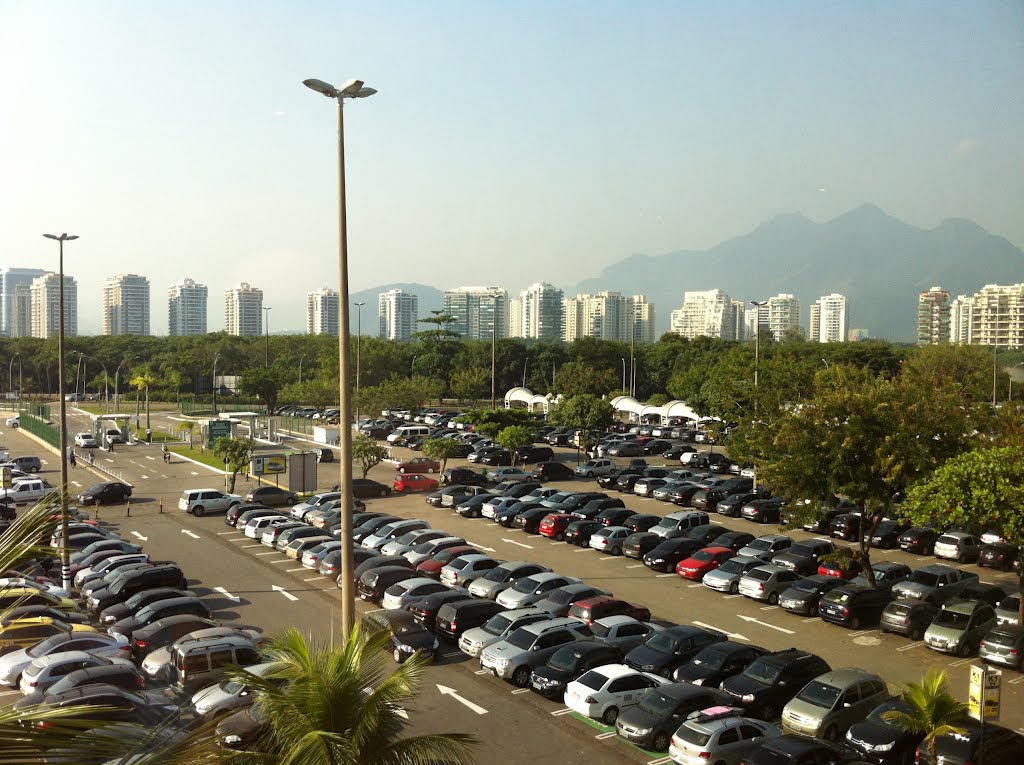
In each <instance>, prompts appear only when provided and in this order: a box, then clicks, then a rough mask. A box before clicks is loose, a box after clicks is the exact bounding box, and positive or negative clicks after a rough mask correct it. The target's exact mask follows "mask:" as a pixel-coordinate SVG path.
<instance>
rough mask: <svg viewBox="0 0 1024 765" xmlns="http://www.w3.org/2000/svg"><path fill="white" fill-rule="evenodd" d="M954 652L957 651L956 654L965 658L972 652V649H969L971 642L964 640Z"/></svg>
mask: <svg viewBox="0 0 1024 765" xmlns="http://www.w3.org/2000/svg"><path fill="white" fill-rule="evenodd" d="M956 653H957V656H960V657H961V658H964V659H966V658H967V657H968V656H970V655H971V653H972V651H971V644H970V643H968V642H966V641H964V644H963V645H962V646H960V647H959V648H958V649H957V651H956Z"/></svg>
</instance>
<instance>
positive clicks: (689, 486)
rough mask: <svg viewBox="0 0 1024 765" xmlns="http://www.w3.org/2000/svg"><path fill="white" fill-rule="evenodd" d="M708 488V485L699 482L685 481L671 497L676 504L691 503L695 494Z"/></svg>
mask: <svg viewBox="0 0 1024 765" xmlns="http://www.w3.org/2000/svg"><path fill="white" fill-rule="evenodd" d="M706 488H708V487H707V486H701V485H700V484H699V483H689V482H688V483H684V484H681V485H680V486H679V488H677V489H675V490H673V491H672V492H671V493H670V494H669V499H670V500H671V502H672V504H674V505H689V504H690V501H691V500H692V499H693V497H694V495H695V494H697V492H699V491H704V489H706Z"/></svg>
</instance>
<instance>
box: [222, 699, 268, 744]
mask: <svg viewBox="0 0 1024 765" xmlns="http://www.w3.org/2000/svg"><path fill="white" fill-rule="evenodd" d="M263 730H264V722H263V719H262V715H261V712H260V707H259V706H258V705H253V706H248V707H245V708H244V709H239V710H238V711H237V712H232V713H231V714H229V715H228V716H227V717H224V718H223V719H221V721H220V722H219V723H218V724H217V727H216V729H215V730H214V736H215V738H216V741H217V744H218V745H219V746H221V747H223V748H224V749H228V750H231V749H248V748H249V747H251V746H253V744H255V743H256V742H257V741H258V740H259V738H260V736H262V735H263Z"/></svg>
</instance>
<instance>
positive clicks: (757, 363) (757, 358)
mask: <svg viewBox="0 0 1024 765" xmlns="http://www.w3.org/2000/svg"><path fill="white" fill-rule="evenodd" d="M750 304H751V305H752V306H754V307H756V308H757V313H756V315H755V317H754V321H755V322H756V324H755V328H754V414H755V419H756V414H757V388H758V382H759V381H758V377H757V375H758V372H759V371H760V367H761V307H762V306H766V305H768V301H767V300H763V301H761V302H758V301H757V300H751V301H750ZM753 488H754V490H755V491H756V490H757V466H756V465H755V466H754V487H753Z"/></svg>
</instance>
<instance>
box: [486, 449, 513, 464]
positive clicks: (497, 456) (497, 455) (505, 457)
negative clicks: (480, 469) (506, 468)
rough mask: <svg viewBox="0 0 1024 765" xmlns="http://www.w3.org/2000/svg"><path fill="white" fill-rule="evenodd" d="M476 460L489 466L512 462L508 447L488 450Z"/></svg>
mask: <svg viewBox="0 0 1024 765" xmlns="http://www.w3.org/2000/svg"><path fill="white" fill-rule="evenodd" d="M478 462H479V463H480V464H481V465H490V466H491V467H498V466H502V465H511V464H512V452H510V451H509V450H508V449H494V450H493V451H491V450H488V451H487V453H486V454H484V455H483V456H482V457H481V458H480V459H479V460H478Z"/></svg>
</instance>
